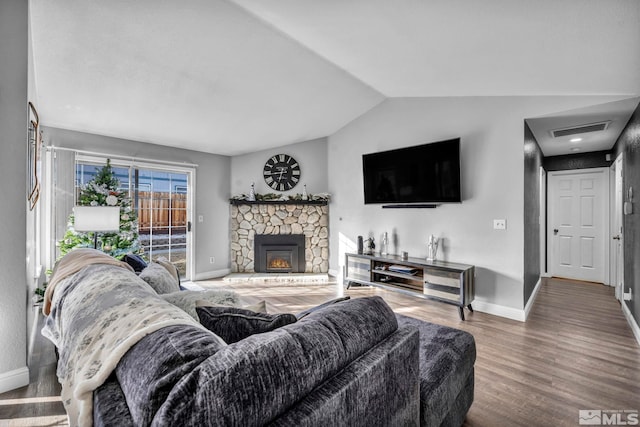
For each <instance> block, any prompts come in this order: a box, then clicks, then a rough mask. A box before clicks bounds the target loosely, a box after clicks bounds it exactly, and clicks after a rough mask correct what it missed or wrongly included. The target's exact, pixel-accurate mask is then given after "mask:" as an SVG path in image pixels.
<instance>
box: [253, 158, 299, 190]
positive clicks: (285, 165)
mask: <svg viewBox="0 0 640 427" xmlns="http://www.w3.org/2000/svg"><path fill="white" fill-rule="evenodd" d="M262 175H263V176H264V181H265V182H266V183H267V185H268V186H269V187H271V188H273V189H274V190H276V191H287V190H291V189H292V188H293V187H295V186H296V184H298V182H299V181H300V165H299V164H298V162H296V159H294V158H293V157H291V156H290V155H288V154H276V155H275V156H273V157H271V158H270V159H269V160H267V162H266V163H265V164H264V169H263V171H262Z"/></svg>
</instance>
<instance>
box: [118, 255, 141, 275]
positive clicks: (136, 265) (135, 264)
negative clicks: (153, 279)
mask: <svg viewBox="0 0 640 427" xmlns="http://www.w3.org/2000/svg"><path fill="white" fill-rule="evenodd" d="M122 261H124V262H126V263H127V264H129V265H130V266H131V268H133V271H135V272H136V273H140V272H141V271H142V270H144V269H145V268H147V262H146V261H145V260H144V259H143V258H142V257H141V256H140V255H136V254H125V256H123V257H122Z"/></svg>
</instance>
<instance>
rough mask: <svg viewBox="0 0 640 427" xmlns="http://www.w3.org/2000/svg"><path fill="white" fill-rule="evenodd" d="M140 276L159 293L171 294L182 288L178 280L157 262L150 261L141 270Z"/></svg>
mask: <svg viewBox="0 0 640 427" xmlns="http://www.w3.org/2000/svg"><path fill="white" fill-rule="evenodd" d="M140 278H141V279H142V280H144V281H145V282H147V283H148V284H149V285H150V286H151V287H152V288H153V289H154V290H155V291H156V292H157V293H158V295H162V294H170V293H172V292H177V291H179V290H180V286H179V285H178V281H177V280H176V279H174V278H173V276H172V275H171V274H170V273H169V271H167V269H166V268H164V267H163V266H161V265H160V264H156V263H155V262H150V263H149V264H148V265H147V267H146V268H145V269H144V270H142V271H141V272H140Z"/></svg>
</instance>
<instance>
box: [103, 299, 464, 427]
mask: <svg viewBox="0 0 640 427" xmlns="http://www.w3.org/2000/svg"><path fill="white" fill-rule="evenodd" d="M474 361H475V344H474V342H473V337H472V336H471V335H470V334H468V333H466V332H463V331H459V330H456V329H452V328H447V327H443V326H438V325H433V324H430V323H427V322H422V321H420V320H417V319H412V318H408V317H405V316H400V315H398V316H396V315H395V314H394V313H393V312H392V311H391V309H390V308H389V306H388V305H387V304H386V303H385V302H384V301H383V300H382V299H381V298H379V297H368V298H357V299H352V300H349V301H344V302H341V303H339V304H338V303H337V304H333V305H330V306H328V307H324V308H322V309H321V310H317V311H315V312H313V313H311V314H309V315H308V316H305V317H304V318H303V319H301V320H299V321H298V322H296V323H293V324H290V325H287V326H283V327H281V328H278V329H276V330H274V331H272V332H267V333H263V334H257V335H253V336H250V337H248V338H245V339H243V340H241V341H238V342H236V343H233V344H230V345H226V346H221V345H220V344H219V342H218V341H217V340H215V339H213V338H212V337H211V335H210V334H207V333H206V331H202V330H201V329H199V328H197V327H193V326H188V325H180V326H170V327H167V328H163V329H160V330H158V331H156V332H154V333H152V334H150V335H148V336H146V337H145V338H143V339H142V340H141V341H139V342H138V343H137V344H136V345H135V346H133V347H132V348H131V349H130V350H129V351H128V352H127V353H126V354H125V356H124V357H123V358H122V360H121V361H120V363H119V364H118V366H117V368H116V370H115V372H114V373H113V374H112V375H111V377H110V378H109V379H108V380H107V381H106V382H105V384H103V385H102V386H101V387H99V388H98V389H97V390H95V391H94V403H93V405H94V424H95V425H96V426H114V425H117V426H127V425H130V426H142V425H155V426H177V425H180V426H213V425H224V426H256V425H282V426H323V425H324V426H342V425H345V426H377V425H380V426H405V425H407V426H408V425H419V424H420V425H423V426H439V425H443V426H449V425H451V426H453V425H458V426H459V425H460V424H461V423H462V422H463V420H464V418H465V414H466V413H467V410H468V409H469V407H470V405H471V402H472V401H473V363H474Z"/></svg>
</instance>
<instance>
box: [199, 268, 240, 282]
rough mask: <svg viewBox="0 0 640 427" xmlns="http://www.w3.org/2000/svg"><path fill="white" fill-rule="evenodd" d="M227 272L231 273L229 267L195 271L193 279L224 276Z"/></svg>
mask: <svg viewBox="0 0 640 427" xmlns="http://www.w3.org/2000/svg"><path fill="white" fill-rule="evenodd" d="M229 273H231V269H230V268H223V269H222V270H213V271H205V272H203V273H197V274H196V275H195V276H194V278H193V280H207V279H216V278H218V277H224V276H226V275H227V274H229Z"/></svg>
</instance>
